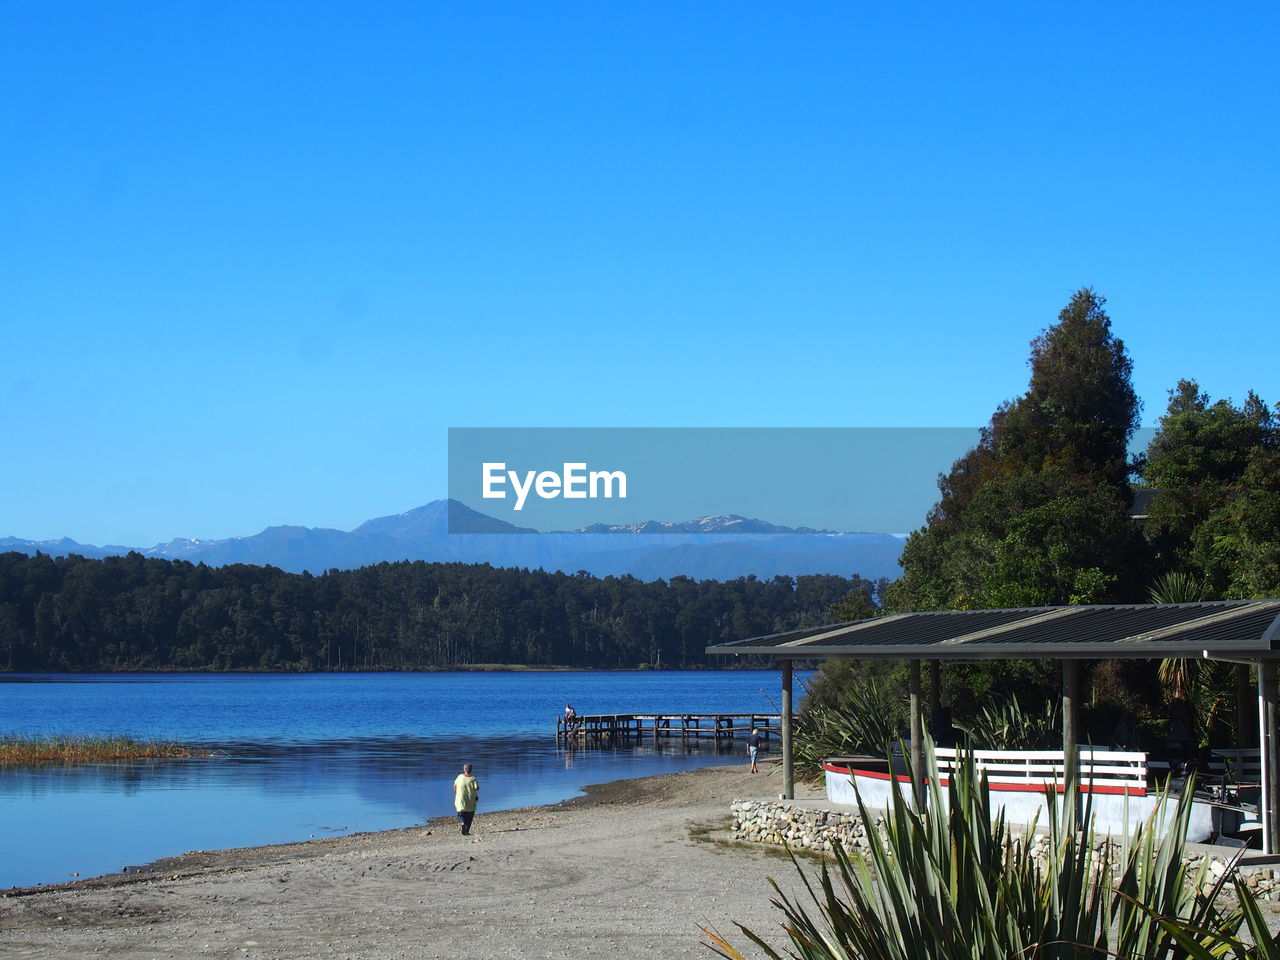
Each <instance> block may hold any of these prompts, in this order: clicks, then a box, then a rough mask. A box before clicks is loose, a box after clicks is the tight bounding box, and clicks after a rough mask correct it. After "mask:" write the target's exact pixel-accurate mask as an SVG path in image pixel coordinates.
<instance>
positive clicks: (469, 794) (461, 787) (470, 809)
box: [453, 763, 480, 837]
mask: <svg viewBox="0 0 1280 960" xmlns="http://www.w3.org/2000/svg"><path fill="white" fill-rule="evenodd" d="M479 799H480V781H478V780H477V779H476V778H475V777H473V776H472V775H471V764H469V763H464V764H463V765H462V773H460V774H458V777H457V779H456V780H454V781H453V808H454V809H455V810H457V811H458V822H459V823H461V824H462V835H463V836H464V837H468V836H470V835H471V821H472V819H474V817H475V815H476V801H477V800H479Z"/></svg>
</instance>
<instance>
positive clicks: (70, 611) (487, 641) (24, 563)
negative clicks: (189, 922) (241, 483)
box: [0, 553, 874, 671]
mask: <svg viewBox="0 0 1280 960" xmlns="http://www.w3.org/2000/svg"><path fill="white" fill-rule="evenodd" d="M873 586H874V585H872V584H870V583H869V582H867V581H865V580H863V579H862V578H860V577H857V576H854V577H840V576H826V575H813V576H802V577H797V578H794V579H793V578H791V577H774V578H773V579H771V580H757V579H756V578H755V577H744V578H739V579H737V580H730V581H725V582H719V581H714V580H701V581H695V580H691V579H689V578H687V577H675V578H673V579H671V580H670V581H664V580H655V581H652V582H645V581H642V580H638V579H636V578H634V577H630V576H623V577H604V578H598V577H594V576H591V575H590V574H587V573H585V572H579V573H577V574H574V575H569V574H564V573H548V572H546V571H543V570H522V569H509V568H495V567H492V566H489V565H488V564H463V563H424V562H421V561H418V562H407V561H405V562H400V563H379V564H375V565H373V566H368V567H362V568H360V569H357V570H330V571H328V572H327V573H324V574H321V575H318V576H313V575H311V574H309V573H302V574H294V573H286V572H284V571H282V570H279V569H277V568H275V567H263V566H250V565H245V564H237V565H231V566H225V567H216V568H215V567H209V566H206V565H205V564H192V563H188V562H186V561H181V560H163V559H156V558H149V557H144V556H142V555H141V554H138V553H130V554H128V555H126V556H121V557H107V558H105V559H101V560H96V559H86V558H85V557H81V556H77V555H71V556H66V557H60V558H56V559H55V558H52V557H49V556H47V555H44V554H37V555H36V556H27V555H26V554H21V553H5V554H0V667H2V668H3V669H6V670H10V671H113V670H151V669H169V670H299V671H309V670H334V671H336V670H414V669H432V668H450V667H459V666H468V665H474V664H526V665H534V666H537V665H546V666H551V665H556V666H570V667H613V668H616V667H628V668H630V667H637V666H662V667H684V668H690V667H705V666H715V667H732V666H747V665H754V666H763V665H764V664H763V663H750V662H749V661H750V660H751V658H742V659H741V660H738V659H737V658H735V661H734V662H733V663H729V662H725V660H724V658H716V660H715V661H714V662H712V661H711V658H709V657H707V656H706V655H705V654H704V653H703V649H704V648H705V647H706V646H707V645H709V644H712V643H718V642H721V641H725V640H735V639H740V638H742V637H750V636H758V635H762V634H769V633H776V632H780V631H784V630H791V629H796V628H799V627H805V626H815V625H820V624H822V623H825V622H826V621H827V618H828V610H829V608H830V606H831V604H832V603H833V602H835V601H837V600H838V599H840V598H841V597H843V596H845V595H847V594H849V593H850V592H853V591H861V592H869V591H871V590H872V589H873Z"/></svg>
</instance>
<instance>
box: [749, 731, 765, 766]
mask: <svg viewBox="0 0 1280 960" xmlns="http://www.w3.org/2000/svg"><path fill="white" fill-rule="evenodd" d="M762 746H764V737H762V736H760V728H759V727H752V728H751V736H749V737H747V755H748V756H749V757H751V772H752V773H759V772H760V768H759V767H757V766H756V755H757V754H758V753H759V752H760V748H761V747H762Z"/></svg>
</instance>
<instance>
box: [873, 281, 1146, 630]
mask: <svg viewBox="0 0 1280 960" xmlns="http://www.w3.org/2000/svg"><path fill="white" fill-rule="evenodd" d="M1104 304H1105V301H1104V300H1103V298H1102V297H1100V296H1099V295H1098V294H1097V293H1095V292H1094V291H1093V290H1091V289H1088V288H1086V289H1083V290H1080V291H1078V292H1077V293H1076V294H1075V295H1074V296H1073V297H1072V298H1071V301H1070V302H1069V303H1068V304H1067V306H1066V307H1065V308H1063V310H1062V312H1061V313H1060V314H1059V315H1058V322H1057V323H1056V324H1055V325H1053V326H1052V327H1049V328H1048V329H1046V330H1044V331H1043V332H1042V333H1041V334H1040V335H1039V336H1038V337H1037V338H1036V339H1035V340H1034V341H1032V344H1031V357H1030V360H1029V365H1030V367H1031V379H1030V383H1029V385H1028V388H1027V392H1026V393H1025V394H1023V395H1022V396H1021V397H1019V398H1018V399H1017V400H1015V401H1013V402H1011V403H1005V404H1002V405H1001V406H1000V407H999V408H997V410H996V412H995V413H994V415H993V416H992V418H991V422H990V424H989V425H988V426H987V427H986V428H985V429H984V430H983V433H982V436H981V438H980V440H979V443H978V444H977V445H976V446H975V447H974V448H973V449H972V450H970V451H969V452H968V453H966V454H965V455H964V456H962V457H961V458H959V459H958V460H957V461H956V462H955V464H954V465H953V467H952V469H951V471H950V472H949V473H948V474H947V475H946V476H944V477H942V478H940V479H939V490H940V493H941V498H940V499H939V501H938V503H937V504H936V505H935V507H934V508H933V510H931V511H930V513H929V516H928V518H927V523H926V525H925V526H924V527H923V528H922V529H920V530H917V531H916V532H915V533H913V534H912V535H911V536H910V537H909V538H908V540H907V544H906V549H905V550H904V552H903V557H902V565H903V575H902V577H901V578H899V579H898V580H897V581H895V582H894V584H893V585H891V587H890V589H889V592H888V600H889V605H890V606H891V607H894V608H899V609H916V610H923V609H950V608H972V607H986V606H1010V605H1018V606H1022V605H1027V606H1039V605H1053V604H1067V603H1094V602H1103V601H1106V600H1118V599H1122V598H1126V597H1129V598H1131V597H1132V594H1133V592H1134V590H1135V589H1137V588H1138V587H1139V586H1140V584H1141V583H1142V581H1143V577H1142V573H1141V571H1142V567H1143V563H1142V552H1143V546H1142V540H1141V537H1140V534H1139V531H1138V529H1137V527H1136V526H1135V525H1134V524H1133V522H1132V521H1131V520H1130V518H1129V515H1128V514H1129V510H1128V507H1129V502H1130V490H1129V485H1128V473H1129V469H1130V466H1129V463H1128V457H1127V443H1128V440H1129V437H1130V435H1131V434H1132V432H1133V430H1134V429H1135V428H1136V426H1137V423H1138V415H1139V402H1138V399H1137V396H1136V394H1135V393H1134V391H1133V387H1132V384H1131V382H1130V376H1131V373H1132V369H1133V364H1132V361H1131V360H1130V358H1129V355H1128V353H1127V352H1126V351H1125V348H1124V343H1123V342H1122V341H1121V340H1119V339H1118V338H1117V337H1115V336H1114V334H1113V333H1112V331H1111V320H1110V318H1109V317H1108V316H1107V314H1106V312H1105V310H1103V305H1104Z"/></svg>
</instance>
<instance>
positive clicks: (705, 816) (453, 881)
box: [0, 762, 794, 960]
mask: <svg viewBox="0 0 1280 960" xmlns="http://www.w3.org/2000/svg"><path fill="white" fill-rule="evenodd" d="M779 766H780V765H779V764H772V765H769V766H767V767H763V768H762V773H761V774H758V775H754V776H753V775H752V774H750V773H749V771H748V769H747V765H746V763H745V762H743V763H735V764H733V765H732V766H711V767H702V768H698V769H696V770H688V771H680V772H676V773H666V774H659V775H657V776H652V777H644V778H640V779H634V780H615V781H610V782H606V783H602V784H598V785H594V786H592V787H590V788H589V789H588V791H587V792H586V793H585V795H583V796H579V797H573V798H570V799H568V800H564V801H561V802H559V803H555V804H548V805H544V806H537V807H522V808H516V809H511V810H503V811H494V812H485V811H484V810H483V808H482V809H481V811H480V813H479V814H478V815H477V817H476V821H475V825H474V826H473V831H474V835H473V836H471V837H462V836H461V835H460V834H459V833H458V828H457V823H456V821H454V820H453V819H452V818H436V819H434V820H431V821H429V822H428V823H427V824H425V825H424V826H416V827H407V828H401V829H397V830H386V831H377V832H370V833H358V834H349V835H346V836H342V837H326V838H319V839H314V840H306V841H300V842H296V843H289V844H279V845H273V846H266V847H244V848H238V849H230V850H218V851H193V852H190V853H186V854H182V855H181V856H178V857H172V858H167V859H164V860H159V861H156V862H155V863H154V864H151V865H148V867H147V868H145V869H142V870H139V871H137V872H132V873H127V874H107V875H105V876H102V877H94V878H82V879H77V880H73V881H71V882H70V883H64V884H57V885H49V886H42V887H36V888H23V889H20V890H11V891H9V892H8V893H6V894H5V895H4V898H3V899H0V933H2V935H3V939H4V941H5V943H6V950H7V954H6V955H7V956H13V957H22V958H26V957H30V958H35V957H40V956H49V955H68V956H80V955H86V954H90V953H93V952H96V951H99V950H100V951H102V952H107V953H110V954H111V955H112V956H118V957H119V956H123V957H130V956H137V957H143V956H155V955H157V954H165V955H172V956H184V957H185V956H228V957H229V956H245V955H246V952H247V953H248V955H251V956H262V957H271V958H276V960H285V958H299V960H301V958H310V957H335V958H336V957H362V958H369V960H391V958H398V957H419V956H425V957H430V956H449V957H477V958H480V957H507V956H510V957H521V958H524V957H532V956H546V957H556V958H564V957H593V956H601V957H606V956H608V957H616V956H617V955H618V953H622V954H624V955H630V956H639V957H647V956H652V957H655V958H657V957H663V958H666V957H682V956H689V957H702V956H706V949H707V948H706V947H705V946H704V945H702V943H701V937H700V934H699V929H698V928H699V925H700V924H705V923H710V924H712V925H714V926H716V927H717V928H719V929H720V930H721V931H722V932H723V931H727V930H732V929H734V928H733V923H734V921H737V920H741V921H743V922H750V923H751V924H752V925H754V926H757V927H758V926H760V925H761V920H762V918H763V917H764V916H765V915H767V913H768V912H769V911H770V910H771V909H772V908H771V907H770V906H769V900H770V898H771V896H772V893H773V892H772V889H771V888H770V887H769V885H768V883H767V881H766V877H767V876H768V875H769V874H770V873H776V874H778V875H779V877H780V879H781V880H782V881H784V885H785V884H786V883H787V882H789V881H790V879H791V878H792V877H793V876H794V868H793V867H792V866H791V865H790V863H789V862H786V863H784V862H780V861H778V860H776V859H774V858H773V857H771V856H770V854H769V852H768V851H766V850H764V849H758V848H754V847H749V846H743V845H738V844H728V843H726V842H723V841H724V835H723V833H722V832H719V833H718V831H722V828H723V827H724V826H725V824H726V823H727V821H728V819H729V804H730V802H731V800H733V799H735V798H739V797H759V796H770V795H772V796H776V795H777V793H778V788H779V786H778V785H779V782H780V778H781V770H780V769H779ZM774 856H776V852H775V854H774Z"/></svg>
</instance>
